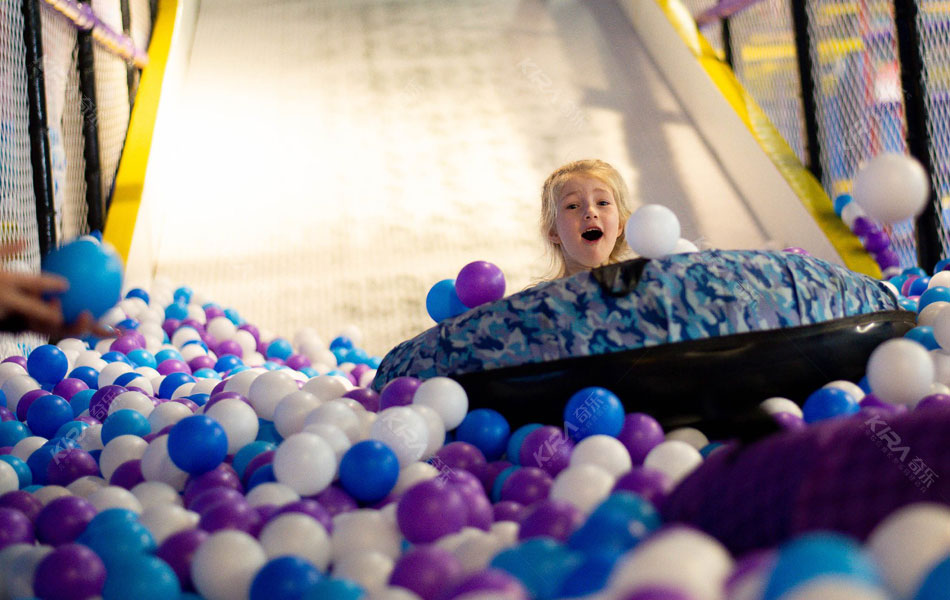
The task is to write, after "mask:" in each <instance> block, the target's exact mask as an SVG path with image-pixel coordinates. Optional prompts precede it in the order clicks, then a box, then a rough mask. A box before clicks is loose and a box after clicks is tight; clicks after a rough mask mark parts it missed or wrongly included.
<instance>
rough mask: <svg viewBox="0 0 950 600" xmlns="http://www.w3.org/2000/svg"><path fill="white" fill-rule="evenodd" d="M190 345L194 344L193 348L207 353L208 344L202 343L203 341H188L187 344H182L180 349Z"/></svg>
mask: <svg viewBox="0 0 950 600" xmlns="http://www.w3.org/2000/svg"><path fill="white" fill-rule="evenodd" d="M192 344H194V345H195V346H198V347H200V348H201V349H203V350H204V351H205V352H207V351H208V344H206V343H204V340H188V341H187V342H185V343H184V344H182V345H181V347H182V349H184V348H185V346H191V345H192Z"/></svg>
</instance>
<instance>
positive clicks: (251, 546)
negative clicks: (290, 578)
mask: <svg viewBox="0 0 950 600" xmlns="http://www.w3.org/2000/svg"><path fill="white" fill-rule="evenodd" d="M266 561H267V555H266V554H265V553H264V549H263V548H262V547H261V545H260V544H259V543H257V540H255V539H254V538H253V537H251V536H250V535H248V534H246V533H244V532H243V531H237V530H234V529H225V530H221V531H216V532H214V533H212V534H211V535H210V536H209V537H208V539H206V540H205V541H204V542H203V543H202V544H201V545H200V546H198V549H197V550H195V554H194V557H193V558H192V562H191V579H192V581H193V582H194V584H195V588H197V590H198V593H200V594H201V596H202V597H204V598H206V599H207V600H242V599H245V600H246V599H247V598H248V597H249V594H250V588H251V582H252V581H253V579H254V576H255V575H256V574H257V572H258V571H259V570H260V568H261V567H262V566H264V563H265V562H266Z"/></svg>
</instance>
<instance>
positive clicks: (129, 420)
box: [100, 408, 152, 446]
mask: <svg viewBox="0 0 950 600" xmlns="http://www.w3.org/2000/svg"><path fill="white" fill-rule="evenodd" d="M100 433H101V435H102V445H103V446H105V445H106V444H108V443H109V442H111V441H112V440H114V439H115V438H117V437H119V436H120V435H137V436H139V437H145V436H147V435H148V434H150V433H152V425H151V424H150V423H149V422H148V418H147V417H146V416H145V415H143V414H142V413H140V412H139V411H137V410H132V409H131V408H123V409H121V410H117V411H115V412H114V413H112V414H111V415H109V416H108V417H106V420H105V421H103V423H102V430H101V432H100Z"/></svg>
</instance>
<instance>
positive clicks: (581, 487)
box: [549, 464, 616, 515]
mask: <svg viewBox="0 0 950 600" xmlns="http://www.w3.org/2000/svg"><path fill="white" fill-rule="evenodd" d="M615 482H616V478H614V476H613V475H611V474H610V473H608V472H607V471H605V470H604V469H602V468H601V467H599V466H596V465H592V464H580V465H572V466H570V467H568V468H566V469H564V470H563V471H561V472H560V473H558V474H557V477H555V478H554V484H552V485H551V493H550V496H549V497H550V498H552V499H556V500H564V501H566V502H570V503H571V504H573V505H574V506H576V507H577V508H578V509H580V511H581V512H582V513H583V514H585V515H588V514H590V513H591V511H593V510H594V508H595V507H596V506H597V505H598V504H600V503H601V502H603V501H604V499H606V498H607V496H609V495H610V491H611V490H612V489H613V487H614V483H615Z"/></svg>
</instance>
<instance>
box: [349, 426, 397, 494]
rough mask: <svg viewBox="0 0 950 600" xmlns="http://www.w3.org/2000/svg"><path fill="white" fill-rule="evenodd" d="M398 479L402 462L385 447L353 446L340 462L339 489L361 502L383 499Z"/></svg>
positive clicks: (373, 442)
mask: <svg viewBox="0 0 950 600" xmlns="http://www.w3.org/2000/svg"><path fill="white" fill-rule="evenodd" d="M398 478H399V461H398V459H397V458H396V455H395V454H394V453H393V451H392V450H390V449H389V447H388V446H386V444H384V443H382V442H379V441H376V440H365V441H362V442H359V443H357V444H354V445H353V446H352V447H351V448H350V449H349V450H347V451H346V454H344V455H343V459H342V460H341V461H340V485H342V486H343V489H344V490H346V491H347V493H349V494H350V495H351V496H353V497H354V498H356V499H357V500H359V501H360V502H367V503H368V502H376V501H377V500H381V499H382V498H384V497H385V496H386V495H387V494H388V493H389V492H390V491H392V489H393V486H394V485H396V480H397V479H398Z"/></svg>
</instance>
